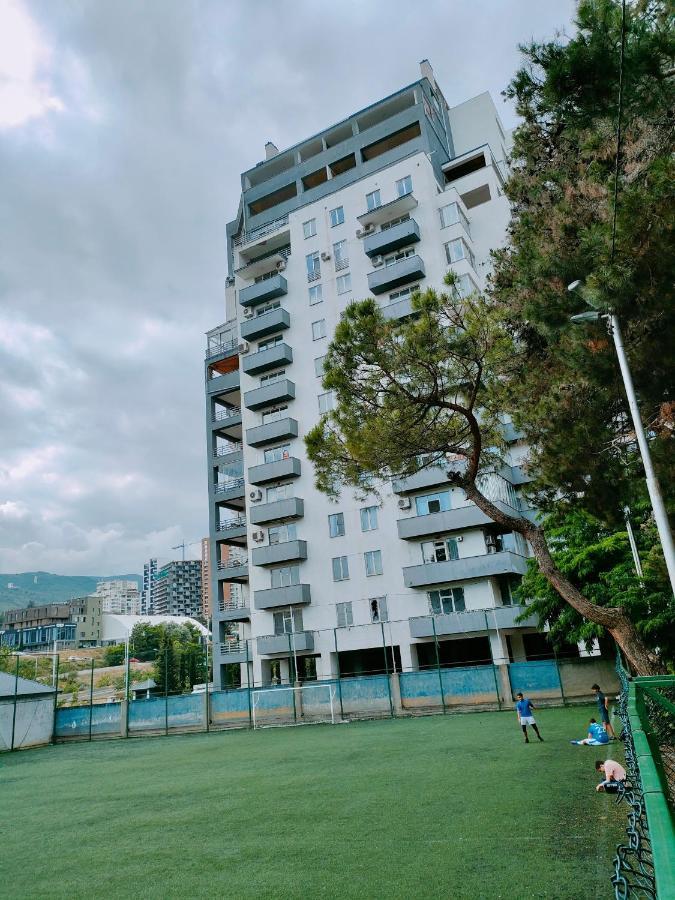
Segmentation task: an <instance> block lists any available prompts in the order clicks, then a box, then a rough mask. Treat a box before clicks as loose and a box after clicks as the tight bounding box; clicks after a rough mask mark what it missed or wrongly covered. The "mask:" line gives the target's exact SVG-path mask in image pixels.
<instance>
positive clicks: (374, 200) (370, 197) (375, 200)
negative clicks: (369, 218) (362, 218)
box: [366, 190, 382, 211]
mask: <svg viewBox="0 0 675 900" xmlns="http://www.w3.org/2000/svg"><path fill="white" fill-rule="evenodd" d="M378 206H382V201H381V200H380V192H379V190H377V191H371V192H370V193H369V194H366V209H367V210H368V211H370V210H371V209H377V207H378Z"/></svg>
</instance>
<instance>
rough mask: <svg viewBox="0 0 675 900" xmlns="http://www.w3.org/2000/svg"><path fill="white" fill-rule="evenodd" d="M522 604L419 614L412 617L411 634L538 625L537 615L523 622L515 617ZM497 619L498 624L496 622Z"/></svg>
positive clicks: (430, 635)
mask: <svg viewBox="0 0 675 900" xmlns="http://www.w3.org/2000/svg"><path fill="white" fill-rule="evenodd" d="M523 609H524V607H522V606H497V607H494V609H492V608H491V609H484V610H483V609H469V610H466V612H460V613H448V614H446V615H440V616H418V617H416V618H413V619H410V636H411V637H413V638H428V637H433V636H434V625H435V626H436V635H445V634H467V633H472V632H473V633H475V632H485V630H486V621H487V630H495V629H496V628H499V629H502V628H530V627H533V626H536V617H535V616H529V617H528V619H527V620H526V621H525V622H523V623H520V622H519V623H516V622H515V619H516V617H517V616H518V615H520V613H521V612H522V611H523ZM495 619H496V624H495Z"/></svg>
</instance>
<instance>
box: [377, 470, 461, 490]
mask: <svg viewBox="0 0 675 900" xmlns="http://www.w3.org/2000/svg"><path fill="white" fill-rule="evenodd" d="M446 470H447V466H427V467H426V468H425V469H421V470H420V471H419V472H415V474H414V475H410V476H409V477H408V478H396V479H394V480H393V481H392V483H391V484H392V487H393V489H394V493H395V494H408V493H412V492H413V491H419V490H422V488H427V487H436V485H439V484H442V485H445V486H446V487H447V486H448V476H447V475H446Z"/></svg>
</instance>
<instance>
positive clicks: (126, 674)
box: [124, 629, 129, 703]
mask: <svg viewBox="0 0 675 900" xmlns="http://www.w3.org/2000/svg"><path fill="white" fill-rule="evenodd" d="M124 700H125V702H126V703H128V702H129V630H128V629H127V637H126V640H125V642H124Z"/></svg>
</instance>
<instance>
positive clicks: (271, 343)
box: [258, 334, 284, 353]
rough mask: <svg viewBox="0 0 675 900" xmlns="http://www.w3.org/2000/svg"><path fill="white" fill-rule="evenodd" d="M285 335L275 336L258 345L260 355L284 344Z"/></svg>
mask: <svg viewBox="0 0 675 900" xmlns="http://www.w3.org/2000/svg"><path fill="white" fill-rule="evenodd" d="M283 340H284V338H283V335H281V334H275V335H274V337H270V338H266V339H265V340H264V341H260V343H259V344H258V353H261V352H262V351H263V350H270V349H271V348H272V347H276V346H277V345H278V344H281V343H283Z"/></svg>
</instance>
